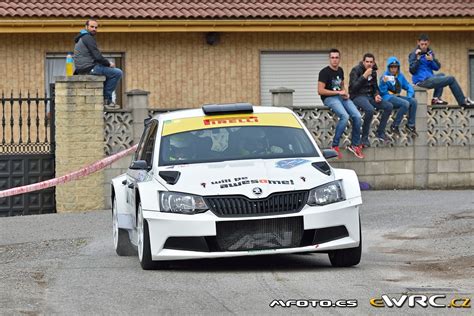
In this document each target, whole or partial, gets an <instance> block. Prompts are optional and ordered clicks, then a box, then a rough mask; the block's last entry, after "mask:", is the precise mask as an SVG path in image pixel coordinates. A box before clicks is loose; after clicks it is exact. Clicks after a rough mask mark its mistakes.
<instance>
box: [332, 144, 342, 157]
mask: <svg viewBox="0 0 474 316" xmlns="http://www.w3.org/2000/svg"><path fill="white" fill-rule="evenodd" d="M331 149H332V150H334V151H335V152H337V158H336V159H342V154H341V151H340V150H339V146H333V147H331Z"/></svg>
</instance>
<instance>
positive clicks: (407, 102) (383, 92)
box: [379, 56, 418, 137]
mask: <svg viewBox="0 0 474 316" xmlns="http://www.w3.org/2000/svg"><path fill="white" fill-rule="evenodd" d="M379 90H380V96H381V97H382V99H384V100H387V101H388V102H390V103H392V104H393V108H394V109H398V112H397V116H396V117H395V120H394V121H393V123H392V126H391V127H390V132H391V133H392V134H395V135H400V123H401V122H402V119H403V115H405V113H407V112H408V123H407V124H406V126H405V127H406V129H407V131H408V133H410V134H411V135H412V136H415V137H416V136H418V133H417V132H416V128H415V120H416V108H417V106H418V103H417V102H416V99H415V90H413V87H412V86H411V84H410V83H409V82H408V81H407V79H406V78H405V76H404V75H403V74H402V72H401V71H400V61H399V60H398V59H397V57H395V56H392V57H389V58H388V59H387V70H386V71H385V72H384V74H383V75H382V77H380V82H379ZM402 90H406V92H407V95H406V96H402V95H401V92H402Z"/></svg>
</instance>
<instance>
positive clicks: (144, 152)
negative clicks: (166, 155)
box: [138, 121, 158, 166]
mask: <svg viewBox="0 0 474 316" xmlns="http://www.w3.org/2000/svg"><path fill="white" fill-rule="evenodd" d="M149 126H150V127H149V129H148V133H147V135H146V138H145V139H144V144H143V147H142V148H141V150H140V152H139V156H138V159H139V160H145V161H146V162H147V164H148V166H151V165H152V160H153V150H154V148H155V140H156V132H157V130H158V122H157V121H152V122H151V123H150V125H149Z"/></svg>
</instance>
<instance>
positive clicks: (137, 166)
mask: <svg viewBox="0 0 474 316" xmlns="http://www.w3.org/2000/svg"><path fill="white" fill-rule="evenodd" d="M129 168H130V169H132V170H150V167H149V166H148V163H147V162H146V161H145V160H135V161H133V162H132V164H131V165H130V167H129Z"/></svg>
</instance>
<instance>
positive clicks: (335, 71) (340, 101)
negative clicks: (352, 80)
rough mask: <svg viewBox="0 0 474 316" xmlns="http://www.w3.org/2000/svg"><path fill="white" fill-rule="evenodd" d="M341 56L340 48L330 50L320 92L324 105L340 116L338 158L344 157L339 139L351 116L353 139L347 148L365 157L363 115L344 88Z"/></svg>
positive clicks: (335, 146) (335, 144)
mask: <svg viewBox="0 0 474 316" xmlns="http://www.w3.org/2000/svg"><path fill="white" fill-rule="evenodd" d="M340 57H341V53H340V52H339V50H337V49H335V48H333V49H331V50H330V51H329V66H327V67H325V68H323V69H322V70H321V71H320V72H319V77H318V94H319V95H320V96H321V99H322V100H323V103H324V105H326V106H327V107H329V108H330V109H331V110H333V111H334V113H336V115H337V117H338V118H339V121H338V122H337V125H336V132H335V134H334V139H333V141H332V149H333V150H335V151H336V152H337V158H338V159H341V158H342V154H341V151H340V149H339V141H340V139H341V136H342V133H344V130H345V129H346V125H347V122H348V121H349V117H350V118H351V120H352V140H351V145H350V146H348V147H347V150H349V151H350V152H351V153H353V154H354V156H356V157H357V158H364V154H363V153H362V147H361V146H360V122H361V116H360V113H359V111H358V110H357V108H356V107H355V105H354V103H352V101H351V99H350V98H349V94H348V93H347V92H346V90H345V89H344V71H343V70H342V68H341V67H339V63H340V61H341V60H340Z"/></svg>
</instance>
